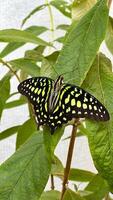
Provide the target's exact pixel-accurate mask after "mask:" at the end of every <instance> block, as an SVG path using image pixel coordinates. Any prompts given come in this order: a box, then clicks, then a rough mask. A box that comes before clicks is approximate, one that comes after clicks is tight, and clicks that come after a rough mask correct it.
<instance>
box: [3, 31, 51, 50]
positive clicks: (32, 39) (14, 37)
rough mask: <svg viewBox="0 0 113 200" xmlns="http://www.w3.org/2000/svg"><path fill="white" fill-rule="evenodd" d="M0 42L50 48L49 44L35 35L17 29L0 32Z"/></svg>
mask: <svg viewBox="0 0 113 200" xmlns="http://www.w3.org/2000/svg"><path fill="white" fill-rule="evenodd" d="M0 42H25V43H27V42H29V43H33V44H38V45H42V46H50V44H49V43H47V42H45V41H44V40H42V39H40V38H38V37H36V36H35V34H33V33H30V32H27V31H22V30H17V29H5V30H0Z"/></svg>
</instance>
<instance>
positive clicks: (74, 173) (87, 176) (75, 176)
mask: <svg viewBox="0 0 113 200" xmlns="http://www.w3.org/2000/svg"><path fill="white" fill-rule="evenodd" d="M94 176H95V174H94V173H92V172H90V171H86V170H82V169H74V168H72V169H70V174H69V180H71V181H80V182H89V181H91V180H92V179H93V177H94Z"/></svg>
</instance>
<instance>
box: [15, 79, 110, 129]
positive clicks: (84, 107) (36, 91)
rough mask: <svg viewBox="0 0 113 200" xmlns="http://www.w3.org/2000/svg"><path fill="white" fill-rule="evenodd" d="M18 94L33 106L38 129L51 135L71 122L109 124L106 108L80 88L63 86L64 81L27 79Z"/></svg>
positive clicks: (20, 86)
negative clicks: (45, 127)
mask: <svg viewBox="0 0 113 200" xmlns="http://www.w3.org/2000/svg"><path fill="white" fill-rule="evenodd" d="M18 90H19V92H20V93H21V94H23V95H25V96H27V98H28V99H29V100H30V102H31V103H32V104H33V105H34V110H35V114H36V117H37V120H38V124H39V125H44V124H46V125H48V126H49V127H50V128H51V133H54V131H55V129H56V128H57V127H59V126H61V125H62V124H64V123H67V122H68V121H69V120H71V119H72V118H84V117H87V118H90V119H94V120H97V121H107V120H109V113H108V111H107V110H106V108H105V107H104V106H103V105H102V104H101V103H100V102H99V101H98V100H97V99H96V98H95V97H94V96H92V95H91V94H89V93H88V92H86V91H85V90H83V89H82V88H80V87H78V86H75V85H71V84H65V83H64V82H63V77H62V76H59V77H58V78H57V79H56V80H55V81H54V80H52V79H50V78H47V77H34V78H29V79H27V80H25V81H23V82H22V83H20V84H19V86H18Z"/></svg>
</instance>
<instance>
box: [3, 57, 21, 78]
mask: <svg viewBox="0 0 113 200" xmlns="http://www.w3.org/2000/svg"><path fill="white" fill-rule="evenodd" d="M0 63H2V64H3V65H5V66H6V67H7V68H8V69H9V70H10V71H11V72H12V73H13V74H14V75H15V76H16V78H17V80H18V81H19V82H21V81H20V78H19V76H18V75H17V74H16V72H15V71H14V70H13V69H12V68H11V66H10V64H8V63H7V62H5V61H4V60H3V59H1V58H0Z"/></svg>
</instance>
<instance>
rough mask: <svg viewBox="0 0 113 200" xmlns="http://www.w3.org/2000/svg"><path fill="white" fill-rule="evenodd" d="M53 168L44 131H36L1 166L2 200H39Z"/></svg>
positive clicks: (0, 189) (0, 199)
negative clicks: (45, 143) (44, 138)
mask: <svg viewBox="0 0 113 200" xmlns="http://www.w3.org/2000/svg"><path fill="white" fill-rule="evenodd" d="M50 169H51V164H50V157H48V153H47V150H46V149H45V145H44V141H43V134H42V131H38V132H35V133H34V134H33V135H32V136H31V137H30V139H29V140H28V141H27V142H26V143H25V144H24V145H22V146H21V147H20V149H19V150H18V151H17V152H16V153H15V154H14V155H13V156H11V157H10V158H9V159H8V160H7V161H6V162H5V163H4V164H2V165H1V167H0V200H8V199H10V200H14V199H15V200H20V199H21V200H27V199H33V200H38V199H39V197H40V195H41V193H42V192H43V190H44V188H45V185H46V183H47V180H48V177H49V173H50Z"/></svg>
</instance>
